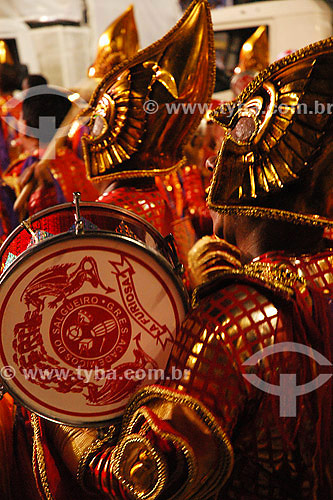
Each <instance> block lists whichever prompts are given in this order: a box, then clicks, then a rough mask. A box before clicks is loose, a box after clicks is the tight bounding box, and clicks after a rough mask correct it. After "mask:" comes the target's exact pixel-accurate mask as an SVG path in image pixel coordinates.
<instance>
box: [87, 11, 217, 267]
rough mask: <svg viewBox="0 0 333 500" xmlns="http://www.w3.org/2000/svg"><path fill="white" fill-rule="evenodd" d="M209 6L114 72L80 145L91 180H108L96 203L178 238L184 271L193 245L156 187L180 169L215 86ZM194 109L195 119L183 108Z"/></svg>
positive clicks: (95, 100) (97, 95)
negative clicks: (118, 208)
mask: <svg viewBox="0 0 333 500" xmlns="http://www.w3.org/2000/svg"><path fill="white" fill-rule="evenodd" d="M204 12H206V7H205V8H203V7H202V6H200V7H199V6H197V8H195V9H191V10H190V11H188V13H187V14H186V15H185V16H184V17H183V18H182V19H181V20H180V22H179V23H178V24H177V25H176V26H175V27H174V28H173V29H172V30H171V31H170V32H169V33H168V34H167V35H166V36H165V37H164V38H162V39H161V40H159V41H158V42H156V43H154V44H153V45H151V46H150V47H148V48H146V49H144V50H142V51H140V52H139V53H138V54H137V55H135V56H134V57H133V58H132V59H130V60H129V61H125V62H123V63H122V64H121V65H120V66H118V67H116V68H115V69H113V70H112V71H111V72H110V73H108V75H107V76H106V77H105V78H104V79H103V80H102V82H101V83H100V85H99V86H98V87H97V89H96V91H95V92H94V95H93V97H92V99H91V102H90V109H91V110H92V120H91V123H90V134H89V135H88V136H87V137H83V138H82V144H83V153H84V158H85V161H86V165H87V168H88V176H89V178H90V179H91V180H92V181H93V182H101V181H104V180H105V179H106V180H107V181H108V184H109V185H108V187H107V188H106V189H105V190H104V193H103V194H102V195H101V196H100V197H99V199H98V201H101V202H103V203H110V204H113V205H119V206H122V207H124V208H126V209H128V210H131V211H133V212H135V213H136V214H138V215H140V216H142V217H143V218H145V219H146V220H147V221H148V222H150V223H151V224H152V225H153V226H154V227H155V228H156V229H157V230H158V231H159V232H160V233H161V234H162V235H163V236H165V235H166V234H168V233H169V232H170V231H172V232H173V233H174V235H175V239H176V243H177V247H178V250H179V253H180V259H181V261H182V262H183V263H185V264H186V259H187V252H188V249H189V248H190V247H191V246H192V244H193V243H194V233H193V230H192V233H191V234H190V235H189V234H188V232H187V226H186V224H183V217H182V216H183V214H182V211H181V210H180V213H179V211H178V210H177V208H174V207H173V205H172V204H171V203H170V205H169V206H168V204H169V200H168V198H167V196H165V195H163V194H161V192H160V191H159V190H158V189H157V187H156V184H155V176H157V175H159V176H161V175H164V174H170V173H171V172H173V171H175V170H176V169H177V168H179V167H181V166H182V165H183V164H184V160H183V159H182V147H183V144H184V142H186V139H187V138H188V135H189V134H190V133H191V132H192V131H193V130H195V128H196V127H197V125H198V123H199V121H200V119H201V115H200V108H199V106H195V105H194V104H195V103H204V102H206V101H207V100H208V99H209V98H210V95H211V93H212V90H213V82H214V54H213V53H214V50H213V32H212V27H211V23H210V20H209V19H208V17H207V15H205V14H204ZM189 102H190V103H192V105H193V109H194V112H193V113H192V114H191V113H186V111H184V109H183V107H182V103H184V104H185V105H186V104H188V103H189Z"/></svg>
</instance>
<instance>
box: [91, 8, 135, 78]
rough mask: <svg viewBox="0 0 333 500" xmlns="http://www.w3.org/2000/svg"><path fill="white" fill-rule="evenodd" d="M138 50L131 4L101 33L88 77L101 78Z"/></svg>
mask: <svg viewBox="0 0 333 500" xmlns="http://www.w3.org/2000/svg"><path fill="white" fill-rule="evenodd" d="M138 50H139V41H138V32H137V29H136V24H135V19H134V13H133V6H132V5H131V6H130V7H128V9H127V10H126V11H125V12H124V13H123V14H122V15H121V16H119V17H118V18H117V19H116V20H115V21H114V22H113V23H111V24H110V26H108V27H107V29H106V30H105V31H104V33H102V35H101V36H100V38H99V41H98V50H97V55H96V59H95V62H94V64H93V65H92V66H90V68H89V70H88V76H89V77H90V78H103V77H104V76H105V75H106V74H107V73H108V72H109V71H111V70H112V68H113V67H115V66H117V65H118V64H120V63H121V62H122V61H124V60H126V59H129V58H130V57H132V56H134V55H135V54H136V53H137V51H138Z"/></svg>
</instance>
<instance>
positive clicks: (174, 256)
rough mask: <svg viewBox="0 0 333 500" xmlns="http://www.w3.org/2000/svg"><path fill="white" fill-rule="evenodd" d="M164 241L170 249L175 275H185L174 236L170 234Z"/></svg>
mask: <svg viewBox="0 0 333 500" xmlns="http://www.w3.org/2000/svg"><path fill="white" fill-rule="evenodd" d="M164 241H165V242H166V244H167V246H168V248H169V251H170V255H171V259H172V263H173V266H174V271H175V273H176V274H178V275H179V276H182V275H183V274H184V266H183V264H182V263H181V262H180V261H179V259H178V254H177V250H176V245H175V238H174V236H173V234H172V233H170V234H168V235H167V236H165V238H164Z"/></svg>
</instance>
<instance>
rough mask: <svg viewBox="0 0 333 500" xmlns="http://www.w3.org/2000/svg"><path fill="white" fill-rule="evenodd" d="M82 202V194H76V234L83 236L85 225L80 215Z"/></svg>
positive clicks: (74, 199)
mask: <svg viewBox="0 0 333 500" xmlns="http://www.w3.org/2000/svg"><path fill="white" fill-rule="evenodd" d="M80 200H81V193H79V192H75V193H73V203H74V205H75V214H74V217H75V234H77V235H78V234H82V233H83V232H84V231H83V230H84V223H83V220H82V219H81V215H80Z"/></svg>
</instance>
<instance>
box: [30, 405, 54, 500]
mask: <svg viewBox="0 0 333 500" xmlns="http://www.w3.org/2000/svg"><path fill="white" fill-rule="evenodd" d="M31 426H32V429H33V433H34V435H33V455H32V456H33V458H32V460H33V471H34V475H35V479H36V484H37V486H38V485H39V484H41V485H42V488H43V492H41V493H42V494H43V495H44V497H45V498H46V499H47V500H54V498H53V496H52V493H51V490H50V485H49V482H48V478H47V471H46V464H45V456H44V450H43V445H42V440H41V430H40V426H39V420H38V417H37V415H35V414H33V413H32V414H31ZM37 474H39V477H38V475H37Z"/></svg>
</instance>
